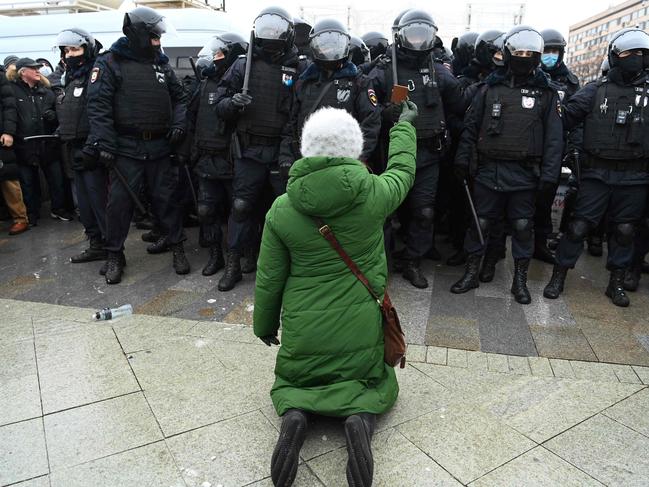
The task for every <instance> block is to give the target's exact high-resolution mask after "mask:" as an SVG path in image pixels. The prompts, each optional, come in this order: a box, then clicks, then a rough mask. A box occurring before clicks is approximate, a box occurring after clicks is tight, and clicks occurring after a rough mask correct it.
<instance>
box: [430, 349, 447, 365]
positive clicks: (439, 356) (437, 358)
mask: <svg viewBox="0 0 649 487" xmlns="http://www.w3.org/2000/svg"><path fill="white" fill-rule="evenodd" d="M447 354H448V349H447V348H442V347H434V346H430V347H426V362H427V363H429V364H438V365H446V356H447Z"/></svg>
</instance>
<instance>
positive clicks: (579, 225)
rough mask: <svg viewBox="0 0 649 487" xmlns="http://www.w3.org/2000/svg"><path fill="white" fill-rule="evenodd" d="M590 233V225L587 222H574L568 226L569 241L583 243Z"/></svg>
mask: <svg viewBox="0 0 649 487" xmlns="http://www.w3.org/2000/svg"><path fill="white" fill-rule="evenodd" d="M589 231H590V225H589V223H588V222H587V221H586V220H572V221H571V222H570V223H569V224H568V239H569V240H570V241H571V242H582V241H583V240H584V239H585V238H586V236H587V235H588V232H589Z"/></svg>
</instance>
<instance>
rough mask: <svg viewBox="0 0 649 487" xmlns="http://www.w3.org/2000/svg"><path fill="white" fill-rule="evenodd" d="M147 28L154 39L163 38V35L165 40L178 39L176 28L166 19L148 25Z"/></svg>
mask: <svg viewBox="0 0 649 487" xmlns="http://www.w3.org/2000/svg"><path fill="white" fill-rule="evenodd" d="M146 28H147V30H148V31H149V34H151V36H153V37H157V38H161V37H162V34H164V35H165V38H170V37H178V32H177V31H176V28H175V27H174V26H173V24H172V23H171V22H170V21H169V20H167V19H166V18H165V17H162V18H160V20H158V21H157V22H154V23H150V24H146Z"/></svg>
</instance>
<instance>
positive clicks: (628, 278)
mask: <svg viewBox="0 0 649 487" xmlns="http://www.w3.org/2000/svg"><path fill="white" fill-rule="evenodd" d="M641 276H642V268H641V267H640V266H637V265H631V267H629V268H628V269H627V270H626V272H625V274H624V289H625V290H626V291H631V292H635V291H637V290H638V287H639V286H640V277H641Z"/></svg>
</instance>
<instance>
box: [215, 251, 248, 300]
mask: <svg viewBox="0 0 649 487" xmlns="http://www.w3.org/2000/svg"><path fill="white" fill-rule="evenodd" d="M242 278H243V276H242V275H241V254H240V253H239V252H237V251H236V250H230V251H229V252H228V261H227V262H226V264H225V272H224V273H223V276H222V277H221V279H220V280H219V285H218V288H219V291H229V290H230V289H234V286H235V285H236V284H237V282H239V281H240V280H241V279H242Z"/></svg>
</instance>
